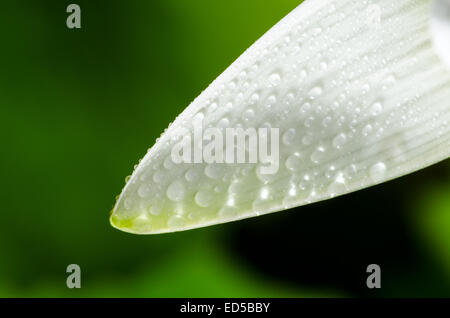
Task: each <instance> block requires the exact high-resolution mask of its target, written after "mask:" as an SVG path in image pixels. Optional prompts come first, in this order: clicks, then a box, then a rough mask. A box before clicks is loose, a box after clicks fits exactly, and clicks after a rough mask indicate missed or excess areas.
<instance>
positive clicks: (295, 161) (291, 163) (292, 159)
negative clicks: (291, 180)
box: [286, 152, 301, 171]
mask: <svg viewBox="0 0 450 318" xmlns="http://www.w3.org/2000/svg"><path fill="white" fill-rule="evenodd" d="M300 166H301V155H300V153H298V152H295V153H294V154H292V155H290V156H289V157H288V158H287V160H286V168H288V169H289V170H290V171H296V170H299V169H300Z"/></svg>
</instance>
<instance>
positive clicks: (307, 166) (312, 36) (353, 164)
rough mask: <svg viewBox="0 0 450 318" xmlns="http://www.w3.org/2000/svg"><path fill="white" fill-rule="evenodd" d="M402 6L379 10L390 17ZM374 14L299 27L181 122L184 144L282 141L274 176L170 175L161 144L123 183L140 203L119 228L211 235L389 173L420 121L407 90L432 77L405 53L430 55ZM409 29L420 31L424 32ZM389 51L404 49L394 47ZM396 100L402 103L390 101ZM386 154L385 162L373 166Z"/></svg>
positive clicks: (358, 11)
mask: <svg viewBox="0 0 450 318" xmlns="http://www.w3.org/2000/svg"><path fill="white" fill-rule="evenodd" d="M409 2H411V1H409ZM405 3H406V2H405V1H398V3H397V2H391V1H382V5H384V6H385V8H391V7H396V8H397V10H401V9H402V5H404V4H405ZM413 3H414V6H412V7H411V8H404V7H403V9H402V10H405V12H406V13H405V14H406V15H407V14H410V15H411V16H414V15H415V14H417V12H419V11H420V8H421V5H420V4H419V3H418V2H417V3H416V2H415V1H413ZM370 4H371V1H368V0H366V1H364V0H363V1H356V0H347V1H341V2H336V3H335V4H334V5H332V6H329V7H328V6H327V7H326V8H325V7H324V8H322V9H320V10H318V11H317V12H314V14H311V16H309V18H307V19H302V20H301V21H296V22H295V23H294V24H293V25H292V27H290V28H289V29H287V30H285V31H284V33H283V35H282V36H280V37H278V39H277V40H276V41H272V42H267V43H266V42H263V44H261V45H259V46H258V47H257V49H255V50H253V51H252V54H251V55H249V56H247V57H245V59H243V61H242V62H241V63H237V64H236V66H235V69H233V70H232V71H230V72H229V73H228V74H227V75H226V76H228V77H227V80H226V81H224V80H222V81H219V82H218V84H216V86H215V87H214V88H212V89H209V90H208V91H207V96H206V97H205V98H201V99H199V101H197V104H201V105H195V106H196V111H195V113H192V114H190V115H189V116H185V118H184V120H182V121H177V123H178V124H177V125H178V127H185V128H187V129H188V131H191V132H192V131H193V130H194V128H195V127H198V125H202V128H207V127H218V128H221V129H223V131H224V132H225V129H226V128H229V127H234V128H237V127H242V128H249V127H250V128H255V129H258V128H261V127H266V128H277V129H279V132H280V140H279V144H280V147H279V149H280V153H279V169H278V171H277V173H275V174H263V173H261V171H262V170H261V168H262V167H263V166H264V165H263V164H262V163H260V162H259V163H256V164H252V163H247V164H237V163H236V164H224V163H205V162H202V163H189V164H188V163H186V164H185V163H182V164H174V163H173V162H172V159H171V153H170V151H171V149H172V147H173V145H174V144H176V143H178V142H180V137H176V138H171V139H169V138H165V140H161V142H164V144H162V145H161V146H160V147H159V148H158V151H157V152H155V154H152V156H150V157H149V158H148V160H147V161H146V162H145V163H144V164H141V165H140V166H139V169H138V170H137V171H136V172H135V174H134V176H135V177H134V179H133V180H130V183H129V184H128V186H127V189H126V194H128V193H130V192H131V193H135V195H129V194H128V195H127V198H126V199H124V200H122V201H120V203H119V204H121V208H123V209H122V210H123V211H125V212H123V213H122V218H124V219H133V218H135V219H137V220H138V221H137V222H140V221H142V219H144V220H146V222H144V224H145V226H147V227H154V228H158V229H164V228H169V229H171V228H172V229H178V228H183V227H189V226H197V225H198V224H205V225H206V224H209V223H213V222H221V221H226V220H231V219H234V218H237V217H248V216H253V215H259V214H262V213H266V212H268V211H274V210H277V209H280V208H283V207H292V206H296V205H300V204H303V203H308V202H314V201H317V200H319V199H324V198H328V197H333V196H336V195H339V194H343V193H346V192H348V191H350V190H352V189H357V188H359V187H362V186H364V185H365V184H367V183H378V182H381V181H383V180H384V179H385V178H386V176H387V175H388V174H389V173H393V172H390V164H392V163H396V164H398V163H399V162H401V161H402V160H403V158H402V156H401V154H402V153H403V149H402V147H407V144H406V141H405V140H406V139H405V138H406V136H404V135H403V134H402V133H401V130H400V129H399V128H401V127H403V126H404V125H410V124H411V118H415V117H417V116H418V114H419V113H420V112H421V111H423V109H422V108H421V107H420V106H419V101H421V99H422V92H420V91H416V92H411V94H407V93H405V87H404V86H402V85H403V84H402V79H404V78H406V77H407V76H412V75H411V74H414V76H421V75H420V74H421V72H423V71H424V69H425V68H426V67H427V64H426V63H425V64H420V63H418V62H417V60H403V59H402V54H403V53H402V52H404V51H405V50H406V51H407V50H417V51H418V53H417V54H419V55H420V54H421V53H422V52H423V54H426V50H427V49H428V47H427V46H426V45H423V44H422V43H421V42H420V37H419V40H417V37H416V38H414V39H413V38H411V39H409V38H406V39H405V36H406V37H409V36H412V34H411V32H406V31H404V30H399V29H398V26H397V22H398V21H397V18H396V17H395V15H394V16H390V17H384V20H382V22H380V23H383V24H384V25H385V27H384V28H378V27H373V26H371V25H368V24H367V21H366V14H367V12H368V11H367V10H368V7H369V5H370ZM408 10H409V11H408ZM337 12H340V13H339V14H337ZM413 25H414V30H421V28H423V27H424V26H425V21H424V20H420V19H419V20H415V21H412V20H411V27H412V26H413ZM380 30H381V31H380ZM368 41H369V42H370V43H371V45H367V42H368ZM395 41H398V42H400V41H401V42H402V43H401V44H399V45H398V46H392V42H395ZM404 63H408V67H409V73H408V74H405V73H404V69H405V68H404V67H403V64H404ZM399 91H401V92H402V94H401V96H402V99H399V100H395V98H392V97H393V96H396V94H397V93H398V92H399ZM387 101H389V102H387ZM195 103H196V102H194V104H195ZM194 104H193V105H194ZM191 107H192V106H191ZM399 114H400V115H402V116H403V117H402V116H400V115H399ZM398 118H402V120H401V121H400V122H398V120H397V119H398ZM176 128H177V127H172V129H176ZM386 144H389V145H391V146H390V147H389V149H390V151H391V153H390V154H389V155H385V154H380V151H381V150H382V149H385V148H386ZM368 145H369V146H368ZM268 148H269V149H270V145H269V147H268ZM247 150H248V151H254V149H253V150H252V149H247ZM142 211H145V212H144V214H145V216H144V217H143V216H142V214H143V212H142ZM218 220H219V221H218ZM147 229H148V228H147ZM148 230H149V231H150V229H148Z"/></svg>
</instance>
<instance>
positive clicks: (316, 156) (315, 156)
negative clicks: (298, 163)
mask: <svg viewBox="0 0 450 318" xmlns="http://www.w3.org/2000/svg"><path fill="white" fill-rule="evenodd" d="M325 153H326V151H325V148H324V147H322V146H320V147H318V148H317V149H316V150H315V151H314V152H313V153H312V155H311V161H312V162H314V163H315V164H319V163H320V162H321V161H322V160H323V159H324V158H325Z"/></svg>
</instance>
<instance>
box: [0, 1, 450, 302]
mask: <svg viewBox="0 0 450 318" xmlns="http://www.w3.org/2000/svg"><path fill="white" fill-rule="evenodd" d="M73 2H76V3H77V4H79V5H80V6H81V9H82V29H80V30H69V29H67V27H66V18H67V15H68V14H67V13H66V7H67V5H68V4H69V3H71V2H70V1H43V0H41V1H36V0H28V1H27V0H18V1H17V0H14V1H12V0H6V1H2V4H1V6H0V7H1V10H0V39H1V44H0V48H1V49H0V66H1V67H0V74H1V75H0V118H1V125H0V136H1V157H0V158H1V165H0V167H1V168H0V176H1V181H2V182H1V185H0V187H1V188H0V193H1V206H0V212H1V214H0V227H1V230H0V296H2V297H325V296H328V297H330V296H331V297H332V296H337V297H354V296H362V297H407V296H410V297H418V296H424V297H431V296H433V297H444V296H447V297H450V195H449V194H450V163H449V161H448V160H447V161H446V162H443V163H441V164H438V165H435V166H433V167H430V168H428V169H425V170H422V171H420V172H418V173H415V174H412V175H410V176H406V177H403V178H400V179H397V180H395V181H392V182H389V183H386V184H383V185H380V186H377V187H373V188H370V189H366V190H363V191H360V192H357V193H353V194H350V195H346V196H343V197H340V198H336V199H333V200H329V201H325V202H321V203H317V204H313V205H310V206H304V207H300V208H297V209H293V210H292V211H289V212H283V213H275V214H272V215H268V216H264V217H259V218H254V219H249V220H245V221H241V222H235V223H230V224H225V225H220V226H214V227H209V228H204V229H199V230H194V231H188V232H181V233H174V234H166V235H159V236H134V235H131V234H126V233H122V232H119V231H117V230H115V229H113V228H112V227H111V226H110V225H109V223H108V217H109V211H110V210H111V208H112V206H113V204H114V200H115V196H116V195H117V194H119V192H120V190H121V189H122V187H123V185H124V178H125V176H127V175H128V174H130V173H131V171H132V168H133V165H134V164H136V163H137V162H138V160H139V159H140V158H141V157H142V156H143V155H144V154H145V153H146V150H147V148H148V147H149V146H151V145H152V144H153V142H154V141H155V139H156V138H157V137H158V136H159V135H160V133H161V132H162V131H163V130H164V129H165V128H166V126H167V125H168V124H169V123H170V122H171V121H172V120H173V119H174V118H175V117H176V115H177V114H178V113H180V112H181V111H182V110H183V109H184V108H185V107H186V106H187V105H188V104H189V102H190V101H192V100H193V99H194V98H195V97H196V96H197V95H198V94H199V93H200V92H201V91H202V90H203V89H204V88H206V87H207V85H208V84H209V83H210V82H211V81H212V80H214V79H215V78H216V77H217V76H218V75H219V74H220V73H221V72H222V71H223V70H225V68H226V67H227V66H228V65H230V64H231V63H232V62H233V61H234V60H235V59H236V58H237V57H238V56H239V55H240V54H241V53H242V52H243V51H244V50H245V49H246V48H247V47H248V46H250V45H251V44H252V43H253V42H254V41H255V40H256V39H257V38H259V37H260V36H261V35H262V34H263V33H264V32H265V31H266V30H268V29H269V28H270V27H271V26H272V25H274V24H275V23H276V22H277V21H278V20H280V19H281V18H282V17H283V16H285V15H286V14H287V13H288V12H290V11H291V10H292V9H293V8H295V7H296V6H297V5H298V4H299V3H300V1H299V0H270V1H269V0H267V1H260V0H209V1H207V0H189V1H188V0H159V1H157V0H152V1H146V0H142V1H141V0H127V1H125V0H123V1H113V0H108V1H106V0H96V1H92V0H89V1H88V0H77V1H73ZM72 263H75V264H79V265H80V266H81V270H82V288H81V289H79V290H69V289H67V288H66V284H65V281H66V277H67V274H66V267H67V265H68V264H72ZM372 263H376V264H379V265H380V266H381V268H382V288H381V289H380V290H369V289H367V287H366V285H365V283H366V277H367V274H366V267H367V265H368V264H372Z"/></svg>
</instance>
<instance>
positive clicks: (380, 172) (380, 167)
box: [370, 162, 387, 182]
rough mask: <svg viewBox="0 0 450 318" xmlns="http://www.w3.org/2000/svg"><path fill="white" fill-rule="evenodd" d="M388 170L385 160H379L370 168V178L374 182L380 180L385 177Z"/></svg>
mask: <svg viewBox="0 0 450 318" xmlns="http://www.w3.org/2000/svg"><path fill="white" fill-rule="evenodd" d="M386 170H387V169H386V165H385V164H384V163H383V162H378V163H376V164H374V165H373V166H372V167H371V168H370V178H371V179H372V180H373V181H374V182H380V181H382V180H383V179H384V177H385V175H386Z"/></svg>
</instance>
